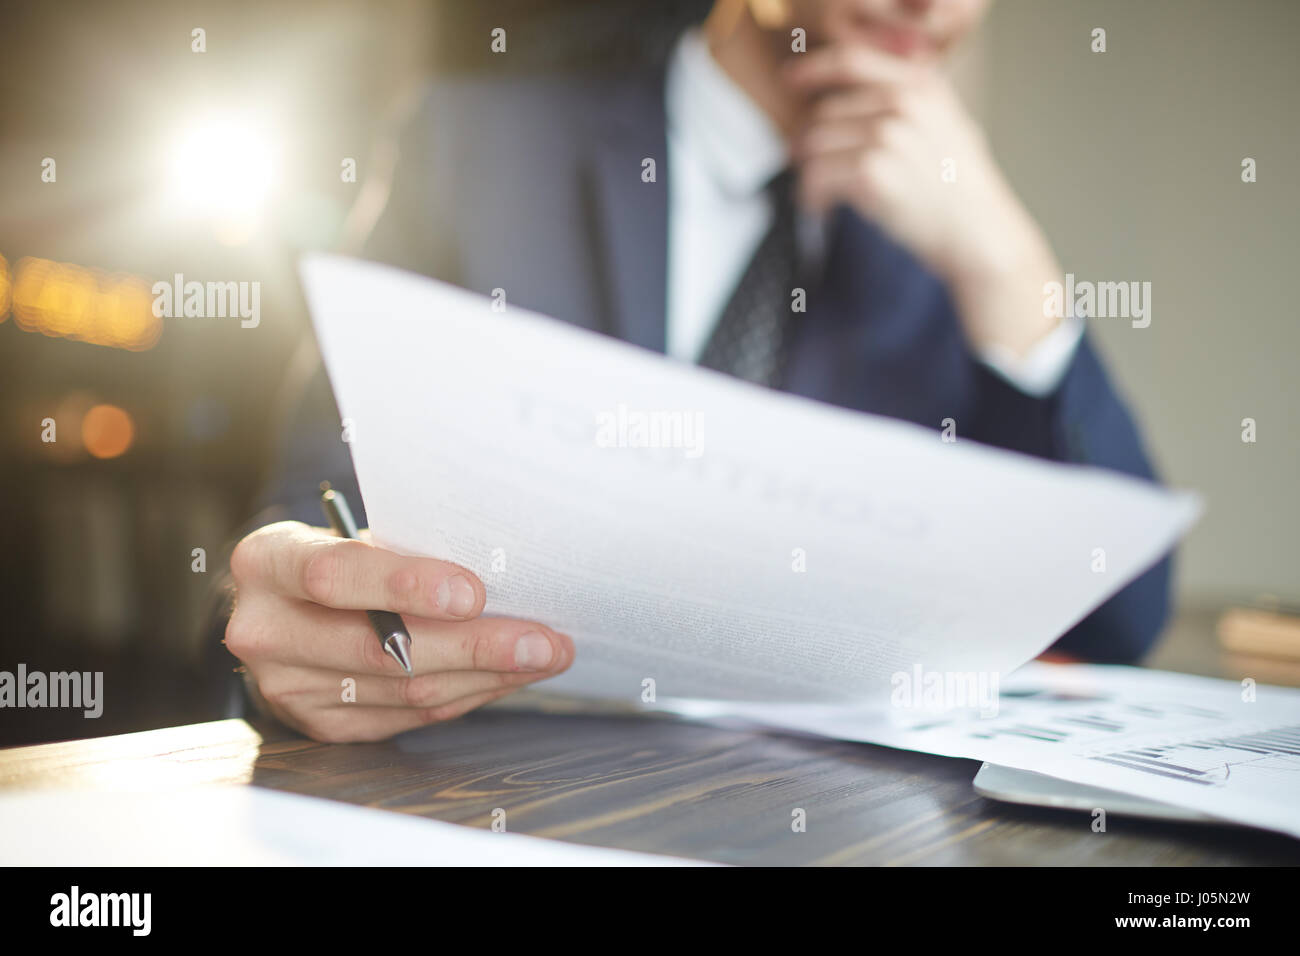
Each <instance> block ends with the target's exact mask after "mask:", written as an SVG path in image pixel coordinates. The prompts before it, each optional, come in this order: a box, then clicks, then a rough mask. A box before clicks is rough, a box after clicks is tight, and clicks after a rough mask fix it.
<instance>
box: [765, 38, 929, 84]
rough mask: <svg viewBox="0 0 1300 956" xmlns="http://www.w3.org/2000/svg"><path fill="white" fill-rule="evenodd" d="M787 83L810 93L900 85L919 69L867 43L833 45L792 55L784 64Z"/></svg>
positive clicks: (915, 74)
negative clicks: (854, 87) (860, 86)
mask: <svg viewBox="0 0 1300 956" xmlns="http://www.w3.org/2000/svg"><path fill="white" fill-rule="evenodd" d="M783 69H784V73H785V78H786V80H787V82H789V83H790V84H791V85H792V86H794V87H795V88H796V89H798V90H801V91H803V92H805V93H809V94H813V93H818V92H824V91H826V90H830V89H835V88H840V87H851V86H858V85H861V84H864V83H876V84H888V85H894V86H902V85H907V84H910V83H913V82H915V80H916V78H917V76H918V74H919V73H920V72H921V68H919V67H918V66H917V65H916V64H913V63H908V62H907V61H905V60H901V59H899V58H897V57H894V56H890V55H889V54H887V53H884V52H882V51H880V50H878V49H875V48H873V47H869V46H862V45H851V44H834V45H831V46H826V47H823V48H821V49H818V50H810V51H809V52H807V53H803V54H800V55H799V56H796V57H792V58H791V59H790V60H789V61H788V62H787V63H786V65H785V67H784V68H783Z"/></svg>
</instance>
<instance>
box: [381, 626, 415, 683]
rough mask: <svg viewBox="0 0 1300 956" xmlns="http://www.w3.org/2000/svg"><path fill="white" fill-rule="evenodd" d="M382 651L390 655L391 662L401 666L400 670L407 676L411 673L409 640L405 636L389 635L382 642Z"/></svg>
mask: <svg viewBox="0 0 1300 956" xmlns="http://www.w3.org/2000/svg"><path fill="white" fill-rule="evenodd" d="M384 650H386V651H388V653H389V654H391V655H392V657H393V660H395V661H397V663H399V664H401V665H402V670H404V671H406V673H407V674H408V675H409V674H411V673H412V671H411V639H410V638H409V637H407V636H406V635H405V634H390V635H389V637H388V640H386V641H384Z"/></svg>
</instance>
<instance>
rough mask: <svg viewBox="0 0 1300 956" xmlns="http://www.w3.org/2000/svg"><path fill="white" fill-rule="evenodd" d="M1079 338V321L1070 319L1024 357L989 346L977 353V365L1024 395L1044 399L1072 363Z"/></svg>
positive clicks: (1081, 334) (1080, 336)
mask: <svg viewBox="0 0 1300 956" xmlns="http://www.w3.org/2000/svg"><path fill="white" fill-rule="evenodd" d="M1081 338H1083V319H1081V318H1079V317H1078V316H1076V315H1070V316H1067V317H1066V318H1064V319H1062V320H1061V323H1060V324H1059V325H1057V327H1056V328H1054V329H1052V331H1051V332H1049V333H1047V335H1046V336H1044V337H1043V339H1042V340H1041V341H1039V342H1038V343H1036V344H1035V345H1034V347H1033V348H1031V349H1030V350H1029V352H1028V353H1027V354H1026V355H1025V356H1024V357H1017V356H1016V354H1015V353H1014V352H1012V351H1011V350H1010V349H1007V348H1003V347H1002V346H1000V345H992V346H989V347H988V348H986V349H983V350H981V351H980V355H979V358H980V361H981V362H983V363H984V364H985V365H987V366H988V367H989V368H991V369H993V371H995V372H997V373H998V374H999V375H1001V376H1002V377H1003V378H1004V379H1006V380H1007V381H1008V382H1010V383H1011V384H1012V385H1014V386H1015V387H1016V388H1018V389H1020V391H1022V392H1024V393H1025V394H1026V395H1032V396H1034V397H1035V398H1046V397H1047V396H1048V395H1051V394H1052V392H1054V391H1056V388H1057V386H1058V385H1060V384H1061V379H1063V378H1065V373H1066V371H1067V370H1068V369H1069V368H1070V362H1072V361H1073V360H1074V353H1075V350H1076V349H1078V347H1079V340H1080V339H1081Z"/></svg>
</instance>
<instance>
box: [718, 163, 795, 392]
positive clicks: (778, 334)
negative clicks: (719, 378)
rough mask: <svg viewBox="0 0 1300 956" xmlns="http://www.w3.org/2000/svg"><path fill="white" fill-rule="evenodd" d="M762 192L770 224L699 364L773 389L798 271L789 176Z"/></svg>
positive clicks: (778, 376)
mask: <svg viewBox="0 0 1300 956" xmlns="http://www.w3.org/2000/svg"><path fill="white" fill-rule="evenodd" d="M767 192H768V194H769V195H770V196H771V197H772V200H773V203H774V206H775V215H774V216H773V217H772V226H771V228H770V229H768V231H767V235H765V236H764V237H763V241H762V242H760V243H759V246H758V249H757V250H755V252H754V256H753V258H752V259H750V260H749V266H748V267H747V268H746V269H745V273H744V275H742V276H741V278H740V283H739V284H738V285H737V286H736V291H735V292H733V293H732V295H731V299H730V301H728V302H727V307H726V308H725V309H723V310H722V316H721V318H719V319H718V324H717V325H716V326H714V329H713V334H712V335H711V336H710V337H709V341H708V344H707V345H705V347H704V352H703V354H702V355H701V356H700V364H701V365H703V366H704V367H705V368H712V369H717V370H718V371H720V372H727V373H728V374H730V375H734V376H736V377H737V378H743V379H745V380H746V381H748V382H757V383H758V384H760V385H769V386H772V387H776V386H778V385H779V384H780V380H781V372H782V368H783V365H784V360H785V351H786V345H787V344H788V340H789V337H790V325H791V320H792V319H793V313H792V310H791V295H792V292H793V289H794V286H795V281H796V270H797V268H798V248H797V244H796V235H795V232H796V228H795V224H796V213H795V204H794V175H793V173H791V172H790V171H789V170H786V171H785V172H782V173H780V174H778V175H777V176H776V177H775V178H773V179H772V181H771V182H770V183H768V186H767Z"/></svg>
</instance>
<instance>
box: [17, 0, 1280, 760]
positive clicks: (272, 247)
mask: <svg viewBox="0 0 1300 956" xmlns="http://www.w3.org/2000/svg"><path fill="white" fill-rule="evenodd" d="M707 6H708V4H707V2H706V0H680V2H665V0H657V2H656V0H567V2H566V0H531V2H523V0H494V2H488V0H370V2H367V3H364V4H362V3H343V2H338V0H324V2H322V0H310V2H308V0H270V2H261V0H259V2H253V0H223V2H220V3H218V2H207V3H197V2H187V0H179V2H169V3H166V4H164V3H159V2H143V0H113V2H102V0H94V2H82V0H73V2H64V3H59V4H5V5H3V6H2V7H0V11H2V12H0V30H3V35H4V36H5V37H6V38H7V40H8V41H9V42H8V43H7V44H6V56H5V57H4V58H0V88H3V89H4V90H5V93H6V97H5V104H6V105H5V107H4V109H3V110H0V256H3V257H4V262H3V263H0V316H3V317H7V318H5V319H3V320H0V518H2V519H3V520H2V521H0V606H2V607H3V608H4V612H3V616H2V617H0V670H10V671H12V670H14V669H15V668H16V666H17V664H18V663H19V662H23V663H25V664H26V665H27V667H28V668H30V669H39V670H45V671H56V670H66V669H75V670H80V671H85V670H102V671H104V673H105V683H106V687H107V696H108V702H107V705H106V709H105V713H104V716H103V717H102V718H100V719H99V720H95V721H88V720H84V719H82V718H81V716H80V713H79V712H76V711H58V710H44V711H14V710H3V711H0V745H4V744H12V743H19V742H31V741H36V740H48V739H57V738H60V737H79V736H89V735H95V734H106V733H118V732H123V731H127V730H135V729H144V728H148V727H154V726H162V725H166V724H177V723H183V722H187V721H192V720H199V719H205V718H207V717H211V716H213V715H215V714H218V713H220V711H221V709H222V707H223V705H224V702H223V699H222V694H223V692H224V689H225V687H226V683H225V682H223V681H221V680H214V679H213V677H214V675H213V673H212V667H213V665H212V656H211V655H210V654H209V653H207V651H208V648H207V647H206V642H207V641H209V638H208V637H207V636H206V635H205V632H204V629H203V624H204V622H205V620H206V618H207V616H208V610H209V605H210V603H211V600H212V583H213V579H214V577H215V576H216V575H217V574H218V573H219V572H220V570H221V568H220V564H221V560H222V557H221V556H222V551H223V548H224V547H225V545H226V544H227V543H228V542H229V541H230V539H231V536H232V535H233V534H234V533H235V532H236V530H237V529H238V528H239V527H240V526H241V524H242V523H243V522H244V521H246V520H247V519H248V517H249V515H250V512H251V508H252V499H253V495H254V492H255V489H256V487H257V485H258V482H259V480H260V477H261V475H262V472H263V470H264V468H265V464H266V460H267V451H268V448H269V447H270V442H271V440H272V436H271V434H270V432H271V428H270V423H271V422H272V421H273V417H274V416H273V414H272V410H273V408H274V406H275V399H276V395H277V391H278V389H279V388H280V387H281V384H282V382H283V379H284V377H285V370H286V368H287V367H288V365H289V362H290V357H291V356H292V354H293V351H294V346H295V343H297V342H298V341H299V340H300V339H301V337H302V336H303V335H304V334H305V331H306V319H305V315H304V313H303V310H302V306H301V302H300V299H299V295H298V291H297V285H296V281H295V279H294V276H293V272H292V263H293V259H294V256H295V254H296V253H297V252H298V251H300V250H302V249H306V248H329V247H332V246H334V245H335V244H336V243H337V242H338V241H339V238H340V235H341V234H342V230H343V226H344V221H345V217H346V215H347V210H348V208H349V207H350V205H351V204H352V202H353V201H354V200H355V199H356V197H357V195H358V192H359V190H360V189H361V188H362V183H364V180H365V178H366V174H367V169H368V168H370V164H371V163H372V160H373V157H374V156H375V149H376V144H377V143H378V142H379V141H380V139H381V137H382V135H383V134H384V133H385V132H386V130H387V128H388V125H389V117H390V115H391V114H392V107H393V104H394V103H395V102H397V101H399V100H400V98H401V96H402V94H403V92H404V91H407V90H409V89H410V87H411V86H412V84H413V83H414V82H415V81H417V80H418V79H419V78H420V77H422V76H424V75H427V74H429V73H436V72H458V71H466V70H482V69H489V68H490V69H494V70H500V69H509V70H521V71H527V70H533V69H539V68H542V69H544V68H547V67H563V66H572V65H607V64H610V63H627V62H633V61H636V60H643V59H653V58H655V57H658V56H660V55H662V52H663V51H664V50H665V49H666V48H667V47H668V45H669V44H670V43H671V41H672V39H673V37H674V36H675V35H676V33H677V31H678V30H679V29H680V28H681V27H682V26H683V25H684V24H686V23H689V22H691V21H692V20H693V19H695V18H698V17H699V16H702V14H703V12H704V11H705V10H706V9H707ZM499 25H506V26H508V27H509V29H510V51H511V52H510V54H509V56H507V57H496V58H493V59H492V60H491V61H489V59H488V57H489V54H488V34H489V31H490V29H491V28H492V27H494V26H499ZM1095 27H1102V28H1104V29H1105V30H1106V31H1107V50H1106V52H1105V53H1093V52H1091V50H1090V44H1091V31H1092V30H1093V29H1094V28H1095ZM1297 27H1300V5H1298V4H1295V3H1292V2H1288V0H1243V2H1232V3H1229V2H1226V0H1223V2H1212V0H1146V2H1143V3H1140V4H1134V3H1130V2H1124V0H1089V2H1082V0H1080V2H1074V0H1051V2H1048V0H999V2H998V3H996V4H995V7H994V10H993V13H992V15H991V16H990V18H989V21H988V23H987V24H986V26H985V28H984V30H983V32H982V33H981V34H980V35H979V36H978V37H977V38H976V39H975V41H974V42H973V43H971V44H970V48H969V49H968V50H967V51H966V52H965V54H964V55H963V57H962V63H961V65H960V67H959V71H958V72H959V75H960V77H961V81H962V84H963V88H964V90H965V92H966V93H967V94H968V96H969V99H970V101H971V103H972V105H973V106H974V107H975V109H976V111H977V113H978V114H979V115H981V116H982V117H983V119H984V120H985V121H986V123H987V126H988V130H989V134H990V137H991V139H992V142H993V145H994V148H995V150H996V152H997V154H998V156H999V157H1000V159H1001V160H1002V163H1003V165H1004V169H1005V170H1006V172H1007V174H1008V177H1009V178H1010V180H1011V181H1012V183H1013V184H1014V185H1015V186H1016V187H1017V189H1018V191H1019V192H1020V194H1021V195H1022V197H1023V198H1024V199H1025V201H1026V202H1027V204H1028V205H1029V207H1030V208H1031V210H1032V211H1033V212H1034V213H1035V214H1036V215H1037V216H1038V218H1039V220H1040V222H1041V223H1042V224H1043V226H1044V228H1045V229H1046V231H1047V232H1048V234H1049V235H1050V236H1051V237H1052V239H1053V241H1054V244H1055V247H1056V249H1057V251H1058V254H1059V256H1060V258H1061V261H1062V264H1063V267H1064V268H1065V270H1066V271H1070V272H1073V273H1075V274H1076V275H1077V276H1078V277H1079V278H1080V279H1090V280H1111V281H1121V280H1136V281H1149V282H1151V283H1152V287H1153V288H1152V302H1153V312H1152V322H1151V325H1150V327H1149V328H1146V329H1133V328H1131V327H1130V326H1129V325H1128V323H1127V322H1124V321H1123V320H1097V321H1095V322H1094V323H1093V325H1094V334H1095V335H1096V337H1097V338H1098V340H1099V341H1100V343H1101V347H1102V350H1103V351H1104V352H1105V353H1106V355H1107V357H1108V358H1109V359H1110V360H1111V364H1112V369H1113V371H1114V374H1115V376H1116V377H1117V378H1118V379H1119V381H1120V385H1121V388H1122V390H1123V391H1125V392H1127V393H1128V394H1129V395H1130V396H1131V398H1132V399H1133V402H1134V404H1135V406H1136V410H1137V412H1138V415H1139V417H1140V418H1141V420H1142V421H1143V423H1144V424H1145V430H1146V434H1147V438H1148V440H1149V442H1150V443H1151V445H1152V446H1153V448H1154V452H1155V456H1156V459H1157V461H1158V463H1159V466H1160V467H1161V469H1162V471H1163V474H1164V476H1165V478H1166V479H1167V480H1168V481H1170V482H1171V483H1174V484H1177V485H1182V486H1187V487H1192V488H1197V489H1199V490H1201V491H1202V492H1203V493H1204V494H1205V495H1206V497H1207V503H1208V511H1207V514H1206V517H1205V519H1204V520H1203V521H1202V523H1201V525H1200V526H1199V528H1198V529H1197V530H1196V531H1195V532H1194V533H1193V535H1192V537H1191V538H1190V539H1189V541H1188V543H1187V545H1186V546H1185V547H1184V549H1183V551H1182V559H1181V562H1180V564H1179V566H1178V571H1179V584H1180V591H1179V597H1180V602H1181V604H1182V606H1183V607H1184V608H1192V607H1211V608H1213V607H1217V606H1219V605H1221V604H1222V603H1223V602H1225V601H1229V600H1243V599H1245V600H1248V599H1252V598H1254V597H1256V596H1257V595H1259V594H1261V593H1272V594H1276V595H1279V596H1281V597H1283V598H1292V599H1295V598H1297V597H1300V545H1298V544H1297V541H1300V512H1298V510H1297V508H1296V507H1295V504H1294V498H1293V495H1294V489H1295V485H1296V477H1297V474H1300V469H1298V468H1297V447H1298V442H1297V438H1300V435H1298V434H1297V429H1298V428H1300V425H1297V422H1296V414H1297V411H1300V408H1298V406H1300V401H1298V400H1297V399H1298V398H1300V386H1298V385H1297V376H1296V374H1295V372H1294V364H1295V361H1296V358H1295V357H1296V352H1297V346H1298V345H1300V332H1298V331H1297V329H1296V323H1295V320H1294V319H1293V318H1292V315H1291V309H1290V304H1291V299H1292V295H1291V290H1290V288H1289V282H1288V280H1289V279H1290V276H1291V271H1292V270H1291V269H1290V268H1289V266H1290V261H1291V260H1292V259H1294V256H1295V251H1296V238H1297V229H1296V222H1297V215H1296V214H1297V211H1298V209H1297V198H1298V196H1297V185H1296V181H1295V177H1294V175H1293V173H1292V171H1291V165H1292V164H1294V162H1295V159H1296V155H1297V148H1296V147H1297V124H1296V115H1295V112H1296V107H1295V99H1294V91H1295V90H1296V88H1297V79H1298V78H1300V77H1298V76H1297V73H1298V72H1300V71H1298V68H1297V66H1296V58H1295V56H1294V55H1293V50H1292V49H1291V48H1292V47H1293V46H1294V43H1295V41H1296V39H1297V38H1300V31H1298V30H1297ZM195 28H202V29H203V30H204V44H205V47H206V52H202V53H199V52H195V51H194V50H193V45H194V38H193V34H192V31H193V30H194V29H195ZM231 117H234V118H235V122H236V126H235V127H233V129H235V130H236V131H238V129H241V128H243V127H239V126H238V125H237V124H238V123H240V122H243V123H251V124H253V127H254V128H260V130H261V134H262V135H263V137H264V142H263V143H262V148H264V149H266V150H267V151H269V152H270V153H272V154H274V157H275V163H274V165H275V168H276V175H275V177H274V179H273V181H268V182H260V181H252V182H250V184H249V191H250V192H260V193H261V194H262V195H261V198H260V201H259V202H257V203H255V204H253V203H250V204H249V205H248V208H244V205H243V203H242V197H241V196H236V197H234V198H233V200H232V199H231V198H230V197H223V196H222V195H221V194H220V193H219V191H214V192H213V193H212V194H210V195H199V196H197V197H195V196H193V195H190V196H189V197H188V200H187V201H186V202H184V203H178V202H176V201H175V195H176V193H175V192H174V187H175V183H174V182H173V180H174V179H175V167H176V157H177V156H178V155H183V156H187V157H188V158H189V160H190V162H191V163H192V162H193V161H194V159H195V157H196V156H198V157H199V158H200V159H203V158H205V157H206V158H207V159H208V160H210V161H211V162H212V163H213V164H215V167H216V169H217V170H218V171H220V170H222V169H226V170H229V169H230V164H236V165H237V164H238V163H239V162H240V161H241V160H240V154H239V152H238V150H233V151H232V150H231V148H230V147H231V146H232V143H231V142H230V136H231V135H232V134H229V133H222V132H221V131H222V130H223V129H228V128H232V127H224V126H222V125H221V124H222V123H226V122H228V121H230V118H231ZM214 131H216V132H215V133H214ZM223 136H225V137H226V138H225V139H223V138H222V137H223ZM234 145H238V144H234ZM1244 157H1252V158H1254V159H1255V160H1256V161H1257V163H1258V182H1256V183H1253V184H1245V183H1242V182H1241V177H1240V170H1241V165H1240V164H1241V161H1242V159H1243V158H1244ZM345 158H352V159H355V160H356V162H357V174H358V180H359V181H360V182H358V183H349V182H344V181H342V178H341V176H340V164H341V162H342V161H343V160H344V159H345ZM49 160H53V161H54V165H53V167H49V166H48V162H47V161H49ZM47 170H48V171H47ZM49 172H52V173H53V177H52V178H51V177H50V176H49ZM200 192H201V191H200ZM196 198H197V199H198V200H200V201H199V202H197V203H196V202H192V201H189V200H194V199H196ZM177 273H181V274H182V275H184V276H186V278H188V279H198V280H200V281H203V280H208V279H222V280H227V279H228V280H235V281H248V282H253V281H256V282H259V283H260V288H261V321H260V324H259V325H258V327H257V328H255V329H244V328H241V327H240V324H239V322H238V320H231V319H166V318H164V319H161V320H158V319H155V318H154V317H153V316H152V315H151V313H150V311H149V308H148V306H149V303H150V301H151V298H152V296H151V295H148V294H147V293H148V290H149V288H150V287H151V286H152V284H153V282H155V281H157V280H159V279H171V278H172V277H173V276H174V275H175V274H177ZM1247 417H1250V418H1253V419H1255V421H1256V422H1257V428H1258V441H1257V442H1256V443H1254V444H1244V443H1243V442H1242V441H1241V420H1242V419H1243V418H1247ZM47 419H50V420H53V421H54V422H55V425H56V430H57V440H56V441H54V442H48V441H43V440H42V438H43V436H44V437H48V428H47V427H46V426H45V425H44V422H45V421H46V420H47ZM195 549H202V550H203V554H204V556H205V561H206V564H205V565H204V566H203V567H200V566H199V563H198V559H197V558H196V557H195Z"/></svg>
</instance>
